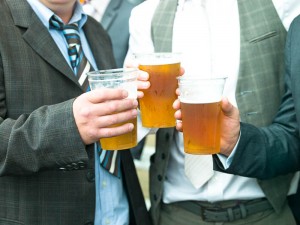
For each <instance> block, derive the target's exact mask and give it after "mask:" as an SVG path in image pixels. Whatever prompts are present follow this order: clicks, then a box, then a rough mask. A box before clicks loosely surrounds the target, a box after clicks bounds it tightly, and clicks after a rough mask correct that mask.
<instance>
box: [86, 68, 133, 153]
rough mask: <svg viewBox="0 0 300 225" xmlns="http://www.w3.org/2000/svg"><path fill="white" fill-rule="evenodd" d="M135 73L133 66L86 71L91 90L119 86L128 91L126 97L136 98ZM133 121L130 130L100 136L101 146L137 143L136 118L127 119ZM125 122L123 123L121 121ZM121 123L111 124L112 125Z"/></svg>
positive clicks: (121, 146) (118, 147)
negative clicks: (106, 136) (107, 136)
mask: <svg viewBox="0 0 300 225" xmlns="http://www.w3.org/2000/svg"><path fill="white" fill-rule="evenodd" d="M137 75H138V70H137V69H135V68H120V69H111V70H98V71H93V72H89V73H87V76H88V80H89V84H90V88H91V90H95V89H100V88H114V89H115V88H121V89H124V90H126V91H128V98H132V99H136V98H137ZM127 123H133V124H134V129H133V131H132V132H129V133H126V134H123V135H119V136H116V137H110V138H101V139H100V143H101V147H102V148H103V149H105V150H122V149H128V148H133V147H135V146H136V145H137V119H136V118H135V119H133V120H130V121H127ZM122 124H125V123H122ZM122 124H116V125H113V127H116V126H120V125H122Z"/></svg>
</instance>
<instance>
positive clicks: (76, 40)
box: [49, 15, 91, 91]
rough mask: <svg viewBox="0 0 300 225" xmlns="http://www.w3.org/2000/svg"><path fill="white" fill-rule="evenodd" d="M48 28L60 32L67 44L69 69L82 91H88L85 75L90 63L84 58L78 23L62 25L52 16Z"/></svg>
mask: <svg viewBox="0 0 300 225" xmlns="http://www.w3.org/2000/svg"><path fill="white" fill-rule="evenodd" d="M49 24H50V28H52V29H56V30H59V31H61V32H62V33H63V34H64V37H65V38H66V41H67V43H68V54H69V60H70V63H71V67H72V69H73V71H74V74H75V76H76V77H77V78H78V82H79V84H80V85H81V86H82V87H83V89H84V90H86V91H88V90H89V83H88V79H87V76H86V73H87V72H89V71H90V70H91V66H90V63H89V62H88V60H87V58H86V57H85V55H84V53H83V50H82V46H81V41H80V36H79V29H78V23H72V24H66V25H65V24H64V23H63V21H62V20H61V19H60V18H59V17H58V16H56V15H53V16H52V17H51V18H50V21H49Z"/></svg>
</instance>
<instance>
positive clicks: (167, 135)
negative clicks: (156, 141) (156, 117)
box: [166, 133, 170, 141]
mask: <svg viewBox="0 0 300 225" xmlns="http://www.w3.org/2000/svg"><path fill="white" fill-rule="evenodd" d="M169 139H170V134H169V133H166V141H169Z"/></svg>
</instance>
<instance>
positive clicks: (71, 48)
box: [49, 15, 121, 177]
mask: <svg viewBox="0 0 300 225" xmlns="http://www.w3.org/2000/svg"><path fill="white" fill-rule="evenodd" d="M49 25H50V28H52V29H56V30H59V31H61V32H62V33H63V34H64V37H65V38H66V41H67V43H68V54H69V60H70V63H71V67H72V69H73V71H74V74H75V76H76V77H77V78H78V82H79V84H80V85H81V86H82V87H83V89H84V90H86V91H89V90H90V88H89V83H88V79H87V76H86V73H87V72H89V71H90V70H91V69H92V68H91V66H90V63H89V62H88V60H87V58H86V57H85V55H84V53H83V49H82V46H81V41H80V36H79V29H78V23H72V24H66V25H65V24H64V23H63V21H62V20H61V19H60V18H59V17H58V16H56V15H53V16H52V17H51V18H50V21H49ZM95 145H96V148H97V152H98V155H99V159H100V164H101V166H102V167H103V168H104V169H106V170H107V171H108V172H109V173H111V174H113V175H115V176H117V177H120V175H121V170H120V168H121V167H120V163H121V160H120V154H119V151H107V150H103V149H101V148H100V146H99V143H96V144H95Z"/></svg>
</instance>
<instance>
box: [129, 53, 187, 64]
mask: <svg viewBox="0 0 300 225" xmlns="http://www.w3.org/2000/svg"><path fill="white" fill-rule="evenodd" d="M134 55H135V59H136V60H137V61H138V63H139V64H140V65H145V66H147V65H149V66H152V65H164V64H175V63H180V61H181V60H180V56H181V54H180V53H163V52H161V53H149V54H147V53H146V54H142V53H140V54H134Z"/></svg>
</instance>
